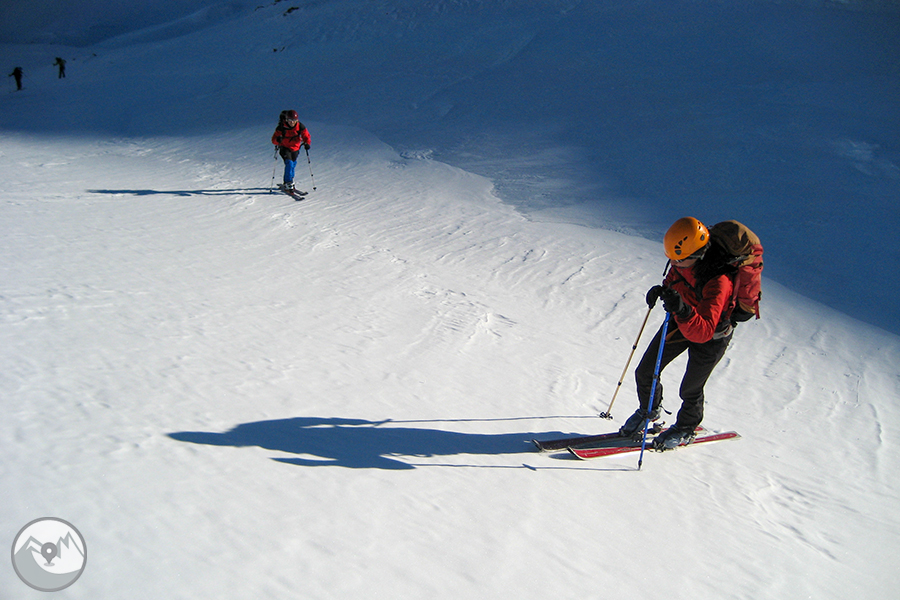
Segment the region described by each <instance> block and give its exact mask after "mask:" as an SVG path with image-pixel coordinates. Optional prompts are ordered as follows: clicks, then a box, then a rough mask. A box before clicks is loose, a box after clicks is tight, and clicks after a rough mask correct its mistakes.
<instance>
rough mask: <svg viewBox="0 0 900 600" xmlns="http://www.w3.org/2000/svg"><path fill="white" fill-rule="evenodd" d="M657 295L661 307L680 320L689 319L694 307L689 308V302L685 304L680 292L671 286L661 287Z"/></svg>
mask: <svg viewBox="0 0 900 600" xmlns="http://www.w3.org/2000/svg"><path fill="white" fill-rule="evenodd" d="M659 297H660V298H662V301H663V308H665V309H666V312H667V313H672V314H673V315H675V316H676V317H678V318H679V319H681V320H682V321H683V320H685V319H690V318H691V315H693V314H694V309H693V308H691V306H690V304H685V303H684V299H682V297H681V294H679V293H678V292H676V291H675V290H673V289H672V288H663V289H662V291H661V292H659Z"/></svg>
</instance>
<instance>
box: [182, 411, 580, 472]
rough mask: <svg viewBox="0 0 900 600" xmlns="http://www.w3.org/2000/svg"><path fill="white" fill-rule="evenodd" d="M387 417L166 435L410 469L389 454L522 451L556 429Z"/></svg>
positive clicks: (299, 461) (306, 461)
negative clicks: (471, 428)
mask: <svg viewBox="0 0 900 600" xmlns="http://www.w3.org/2000/svg"><path fill="white" fill-rule="evenodd" d="M386 423H390V421H381V422H376V421H366V420H363V419H342V418H318V417H297V418H293V419H277V420H274V421H257V422H255V423H243V424H241V425H238V426H237V427H235V428H234V429H232V430H231V431H227V432H225V433H213V432H203V431H181V432H177V433H170V434H169V437H171V438H172V439H175V440H178V441H180V442H190V443H192V444H208V445H211V446H234V447H237V448H242V447H247V446H259V447H260V448H266V449H267V450H277V451H279V452H287V453H289V454H298V455H311V456H313V457H319V458H275V459H273V460H277V461H279V462H283V463H288V464H293V465H302V466H310V467H313V466H336V467H348V468H351V469H414V468H415V466H414V465H410V464H408V463H405V462H402V461H400V460H395V459H394V458H391V457H392V456H403V457H410V456H450V455H455V454H481V455H498V454H521V453H524V452H534V447H533V446H532V445H531V444H530V443H529V442H528V441H529V440H530V439H531V438H533V437H539V436H540V437H558V436H559V435H564V434H561V433H560V432H542V433H504V434H479V433H459V432H455V431H442V430H439V429H420V428H411V427H392V426H384V425H385V424H386Z"/></svg>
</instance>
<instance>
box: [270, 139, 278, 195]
mask: <svg viewBox="0 0 900 600" xmlns="http://www.w3.org/2000/svg"><path fill="white" fill-rule="evenodd" d="M272 158H274V159H275V166H274V167H272V183H271V184H270V185H269V193H270V194H274V193H275V171H277V170H278V146H275V156H273V157H272Z"/></svg>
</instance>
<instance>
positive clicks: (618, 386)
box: [598, 306, 653, 419]
mask: <svg viewBox="0 0 900 600" xmlns="http://www.w3.org/2000/svg"><path fill="white" fill-rule="evenodd" d="M652 310H653V307H652V306H651V307H649V308H648V309H647V314H646V315H644V322H643V323H642V324H641V330H640V331H638V334H637V338H635V340H634V344H632V345H631V354H629V355H628V360H627V361H625V368H624V369H622V376H621V377H619V383H617V384H616V391H615V392H613V397H612V400H610V401H609V407H608V408H607V409H606V412H602V413H600V414H599V415H598V416H599V417H600V418H601V419H612V418H613V417H612V407H613V404H615V402H616V396H617V395H618V394H619V390H620V389H621V388H622V381H624V380H625V374H626V373H627V372H628V366H629V365H630V364H631V359H632V358H634V351H635V350H637V347H638V342H639V341H641V336H642V335H644V328H645V327H646V326H647V319H649V318H650V311H652Z"/></svg>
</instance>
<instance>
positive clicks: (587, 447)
mask: <svg viewBox="0 0 900 600" xmlns="http://www.w3.org/2000/svg"><path fill="white" fill-rule="evenodd" d="M740 437H741V436H740V434H738V433H737V432H736V431H726V432H724V433H712V432H708V431H707V430H702V431H699V432H698V433H697V436H696V437H695V438H694V441H692V442H691V443H690V444H687V445H686V446H693V445H696V444H705V443H707V442H719V441H722V440H736V439H739V438H740ZM652 443H653V440H652V439H650V438H647V445H646V449H647V450H652V449H653V447H652ZM686 446H679V448H684V447H686ZM640 450H641V440H637V441H635V440H631V439H627V440H623V439H622V438H618V439H615V440H604V441H602V442H598V443H594V444H583V445H580V446H570V447H569V452H571V453H572V454H574V455H575V456H577V457H578V458H581V459H588V458H598V457H601V456H611V455H613V454H624V453H626V452H640Z"/></svg>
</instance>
